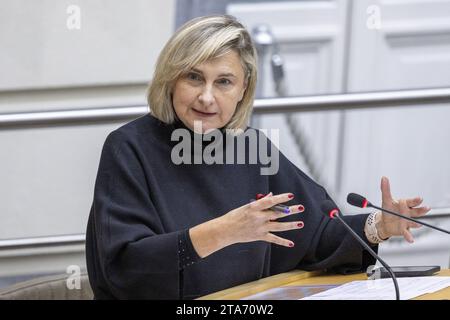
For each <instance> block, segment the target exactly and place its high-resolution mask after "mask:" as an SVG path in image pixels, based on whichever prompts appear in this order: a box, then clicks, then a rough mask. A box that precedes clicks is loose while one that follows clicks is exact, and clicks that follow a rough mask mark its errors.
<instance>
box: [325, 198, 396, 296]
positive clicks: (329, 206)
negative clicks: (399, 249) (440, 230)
mask: <svg viewBox="0 0 450 320" xmlns="http://www.w3.org/2000/svg"><path fill="white" fill-rule="evenodd" d="M320 208H321V209H322V212H323V214H325V215H326V216H328V217H330V218H331V219H337V220H338V221H340V222H341V223H342V225H343V226H344V227H345V228H346V229H347V230H348V232H350V234H351V235H352V236H353V237H354V238H355V239H356V240H358V242H359V243H360V244H361V245H362V246H363V247H364V249H366V250H367V251H368V252H369V253H370V255H371V256H372V257H374V258H375V259H376V260H378V261H380V263H381V264H382V265H383V267H385V268H386V270H387V271H388V272H389V274H390V276H391V278H392V281H393V282H394V287H395V299H396V300H400V291H399V289H398V283H397V278H396V277H395V274H394V272H392V269H391V267H389V266H388V264H387V263H386V262H384V261H383V259H381V258H380V256H379V255H377V254H376V253H375V251H373V250H372V249H371V248H370V247H369V245H368V244H367V243H366V242H365V241H364V240H363V239H361V237H360V236H359V235H358V234H357V233H356V232H355V231H353V229H352V228H351V227H350V226H349V225H348V224H347V222H345V221H344V219H342V217H341V216H342V213H341V212H340V211H339V209H338V208H337V207H336V205H335V204H334V203H333V201H331V200H325V201H323V202H322V205H321V206H320Z"/></svg>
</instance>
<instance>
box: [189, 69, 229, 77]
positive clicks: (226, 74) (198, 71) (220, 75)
mask: <svg viewBox="0 0 450 320" xmlns="http://www.w3.org/2000/svg"><path fill="white" fill-rule="evenodd" d="M191 71H194V72H197V73H200V74H202V75H203V72H202V71H200V70H198V69H195V68H194V69H192V70H191ZM219 77H234V78H237V77H236V76H235V75H234V74H232V73H221V74H219Z"/></svg>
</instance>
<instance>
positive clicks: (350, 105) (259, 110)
mask: <svg viewBox="0 0 450 320" xmlns="http://www.w3.org/2000/svg"><path fill="white" fill-rule="evenodd" d="M444 103H450V88H437V89H420V90H400V91H384V92H364V93H349V94H330V95H320V96H299V97H286V98H267V99H257V100H255V103H254V108H253V110H254V111H253V112H254V113H255V114H271V113H292V112H312V111H332V110H356V109H370V108H383V107H410V106H411V105H421V104H427V105H429V104H444ZM148 111H149V108H148V106H136V105H133V106H124V107H105V108H89V109H77V110H56V111H39V112H19V113H6V114H0V129H2V128H12V127H13V128H14V127H28V126H42V125H45V126H48V125H70V124H72V125H84V124H87V123H99V122H110V121H120V120H129V119H133V118H137V117H139V116H142V115H144V114H146V113H148Z"/></svg>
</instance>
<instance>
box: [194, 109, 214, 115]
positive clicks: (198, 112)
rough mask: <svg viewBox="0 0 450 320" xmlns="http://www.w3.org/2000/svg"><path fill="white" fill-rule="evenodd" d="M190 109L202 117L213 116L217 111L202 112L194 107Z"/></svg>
mask: <svg viewBox="0 0 450 320" xmlns="http://www.w3.org/2000/svg"><path fill="white" fill-rule="evenodd" d="M192 110H194V112H195V113H196V114H198V115H200V116H203V117H211V116H214V115H215V114H217V112H202V111H199V110H197V109H194V108H192Z"/></svg>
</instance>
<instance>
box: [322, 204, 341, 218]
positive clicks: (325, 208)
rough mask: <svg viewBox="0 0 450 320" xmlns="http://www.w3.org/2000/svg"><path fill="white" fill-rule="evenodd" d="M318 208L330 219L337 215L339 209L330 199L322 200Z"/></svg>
mask: <svg viewBox="0 0 450 320" xmlns="http://www.w3.org/2000/svg"><path fill="white" fill-rule="evenodd" d="M320 209H321V210H322V213H323V214H324V215H326V216H328V217H330V218H331V219H334V218H336V216H337V215H339V209H338V208H337V207H336V205H335V204H334V202H333V201H331V200H324V201H323V202H322V204H321V205H320Z"/></svg>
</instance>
